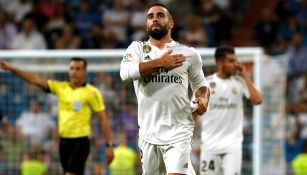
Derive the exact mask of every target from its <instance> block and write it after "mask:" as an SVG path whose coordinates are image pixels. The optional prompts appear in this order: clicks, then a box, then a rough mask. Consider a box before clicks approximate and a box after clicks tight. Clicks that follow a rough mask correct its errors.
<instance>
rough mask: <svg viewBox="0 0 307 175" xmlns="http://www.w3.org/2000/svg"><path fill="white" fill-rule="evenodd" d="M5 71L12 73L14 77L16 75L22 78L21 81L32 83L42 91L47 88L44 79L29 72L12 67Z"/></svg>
mask: <svg viewBox="0 0 307 175" xmlns="http://www.w3.org/2000/svg"><path fill="white" fill-rule="evenodd" d="M7 70H9V71H11V72H12V73H14V74H15V75H17V76H18V77H20V78H22V79H23V80H25V81H27V82H29V83H32V84H34V85H37V86H39V87H41V88H43V89H47V88H48V84H47V81H46V80H44V79H41V78H40V77H39V76H37V75H34V74H32V73H31V72H27V71H24V70H21V69H19V68H17V67H14V66H12V65H10V66H8V67H7Z"/></svg>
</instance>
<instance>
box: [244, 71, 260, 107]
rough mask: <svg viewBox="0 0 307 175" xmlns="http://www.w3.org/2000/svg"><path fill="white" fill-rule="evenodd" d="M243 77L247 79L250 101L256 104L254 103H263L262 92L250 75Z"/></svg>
mask: <svg viewBox="0 0 307 175" xmlns="http://www.w3.org/2000/svg"><path fill="white" fill-rule="evenodd" d="M242 77H243V79H244V80H245V84H246V86H247V89H248V91H249V94H250V101H251V102H252V104H254V105H258V104H261V103H262V95H261V94H260V92H259V91H258V90H257V89H256V87H255V86H254V84H253V82H252V80H251V79H250V78H249V77H247V75H245V76H242Z"/></svg>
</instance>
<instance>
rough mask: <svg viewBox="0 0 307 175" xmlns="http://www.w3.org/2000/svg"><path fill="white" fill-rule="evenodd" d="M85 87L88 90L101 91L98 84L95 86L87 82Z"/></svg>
mask: <svg viewBox="0 0 307 175" xmlns="http://www.w3.org/2000/svg"><path fill="white" fill-rule="evenodd" d="M85 88H86V90H88V91H99V89H98V88H97V87H96V86H94V85H92V84H90V83H86V85H85Z"/></svg>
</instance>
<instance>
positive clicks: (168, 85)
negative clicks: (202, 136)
mask: <svg viewBox="0 0 307 175" xmlns="http://www.w3.org/2000/svg"><path fill="white" fill-rule="evenodd" d="M170 49H173V52H172V54H183V55H185V57H186V61H185V62H184V64H183V65H182V66H180V67H177V68H175V69H172V70H167V69H159V70H158V71H156V72H155V73H154V74H153V75H152V76H148V77H141V76H140V72H139V63H140V62H146V61H150V60H153V59H156V58H159V57H161V56H162V55H163V54H164V53H165V52H166V51H168V50H170ZM120 75H121V78H122V79H123V80H124V81H128V80H133V83H134V88H135V93H136V96H137V100H138V125H139V127H140V128H139V136H140V137H141V138H142V139H144V140H145V141H147V142H149V143H152V144H160V145H163V144H170V143H175V142H178V141H181V140H187V139H189V140H191V138H192V135H193V130H194V121H193V119H192V116H191V107H190V102H189V97H188V85H189V81H190V83H191V87H192V90H193V91H194V90H196V89H197V88H199V87H201V86H205V83H206V81H205V77H204V74H203V71H202V60H201V57H200V55H199V53H198V52H197V51H196V50H195V49H194V48H190V47H187V46H184V45H181V44H179V43H177V42H175V41H172V42H170V43H167V44H165V47H164V48H163V49H162V50H161V49H159V48H157V47H156V46H154V45H152V44H151V43H150V42H149V41H146V42H136V41H134V42H133V43H132V44H131V45H130V46H129V47H128V49H127V50H126V52H125V55H124V58H123V60H122V62H121V70H120Z"/></svg>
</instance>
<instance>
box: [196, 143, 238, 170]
mask: <svg viewBox="0 0 307 175" xmlns="http://www.w3.org/2000/svg"><path fill="white" fill-rule="evenodd" d="M200 163H201V164H200V171H199V172H200V175H221V174H222V175H240V174H241V166H242V165H241V164H242V150H241V149H238V150H232V151H229V152H227V153H223V154H211V153H210V152H206V151H201V155H200Z"/></svg>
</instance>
